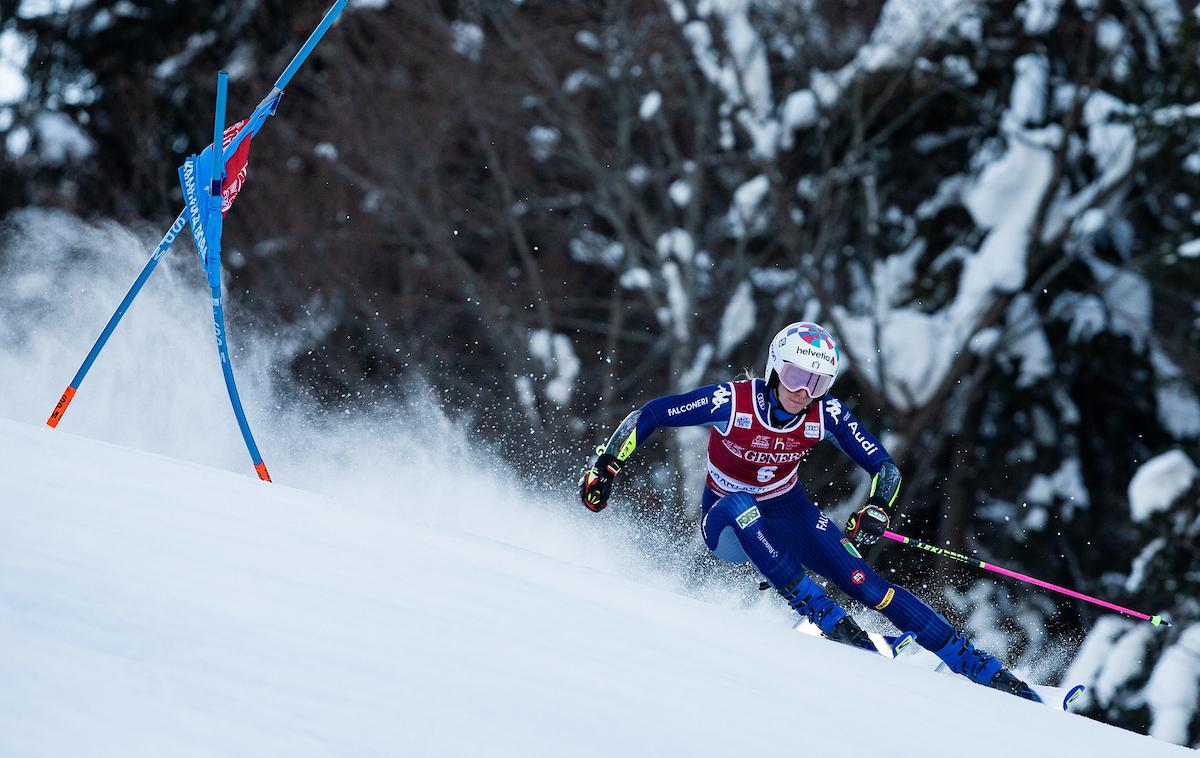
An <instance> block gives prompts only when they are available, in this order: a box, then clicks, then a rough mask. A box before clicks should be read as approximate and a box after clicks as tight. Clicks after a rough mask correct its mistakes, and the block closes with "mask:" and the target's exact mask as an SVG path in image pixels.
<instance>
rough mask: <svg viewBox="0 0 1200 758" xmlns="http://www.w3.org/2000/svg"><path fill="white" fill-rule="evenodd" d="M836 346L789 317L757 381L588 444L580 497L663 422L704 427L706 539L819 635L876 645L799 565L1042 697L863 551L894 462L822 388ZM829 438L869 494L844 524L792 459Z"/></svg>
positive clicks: (928, 643) (830, 375) (997, 679)
mask: <svg viewBox="0 0 1200 758" xmlns="http://www.w3.org/2000/svg"><path fill="white" fill-rule="evenodd" d="M838 355H839V353H838V348H837V345H836V343H835V342H834V340H833V337H832V336H830V334H829V332H828V331H826V330H825V329H824V328H823V327H821V326H820V325H819V324H814V323H811V322H807V321H801V322H797V323H794V324H789V325H788V326H787V327H785V328H784V329H782V330H781V331H780V332H779V333H778V334H776V335H775V338H774V339H772V340H771V346H770V349H769V352H768V354H767V366H766V371H765V372H764V375H765V377H766V378H765V379H747V380H743V381H733V382H725V383H723V384H714V385H709V386H707V387H701V388H699V389H696V390H692V391H691V392H685V393H683V394H681V395H667V396H664V397H660V398H657V399H654V400H651V401H650V402H648V403H646V404H645V405H644V406H642V407H641V408H640V409H638V410H636V411H634V412H633V413H631V414H629V416H627V417H626V418H625V420H624V421H623V422H621V425H620V426H619V427H617V430H616V431H615V432H613V434H612V436H611V437H610V438H609V440H608V444H607V445H605V446H604V447H603V448H597V455H596V459H595V461H594V462H593V463H592V465H591V467H589V468H587V469H585V470H584V472H583V476H582V478H581V479H580V482H579V486H580V497H581V498H582V500H583V504H584V505H585V506H587V508H588V509H589V510H591V511H594V512H599V511H601V510H603V509H604V508H605V506H607V505H608V497H609V494H610V492H611V491H612V485H613V480H614V479H615V477H616V476H617V474H618V473H619V472H620V470H621V467H622V466H624V465H625V462H626V461H627V460H629V457H630V456H631V455H633V452H634V451H635V450H636V449H637V447H638V445H640V444H642V443H643V442H645V441H646V438H647V437H649V436H650V434H652V433H653V432H654V431H655V430H656V429H658V428H660V427H664V426H672V427H678V426H707V427H709V429H710V431H709V436H708V481H707V483H706V486H705V489H704V494H703V496H702V499H701V514H702V519H703V520H702V521H701V531H702V533H703V536H704V543H705V544H706V545H707V546H708V549H709V550H711V551H712V552H713V553H714V554H715V555H716V556H717V557H718V558H720V559H722V560H724V561H728V562H730V563H745V562H746V561H747V560H748V561H750V562H751V563H752V564H753V565H754V567H755V568H756V569H758V571H759V573H761V574H762V575H763V576H764V577H766V579H767V581H768V582H769V583H770V584H771V586H772V587H774V588H775V589H776V591H778V592H779V594H780V595H782V596H783V598H784V599H785V600H786V601H787V603H788V605H790V606H791V607H792V608H793V609H795V611H796V612H797V613H799V614H800V615H801V616H803V617H804V618H807V619H808V620H809V621H811V622H812V623H813V624H816V625H817V627H818V628H819V629H820V630H821V633H822V634H824V635H825V636H826V637H828V638H830V639H833V640H836V641H838V642H843V643H846V644H849V645H854V646H857V647H861V648H865V649H868V650H874V649H875V647H874V645H873V644H872V643H871V641H870V639H869V638H868V637H867V634H866V632H864V631H863V630H862V628H861V627H859V625H858V624H857V623H855V621H854V619H853V618H851V617H850V616H849V615H848V614H847V613H846V611H845V610H844V609H843V608H842V607H841V606H839V605H838V604H837V603H835V602H834V601H833V600H832V599H831V598H830V597H829V596H828V595H827V594H825V591H824V590H823V589H821V587H820V586H819V585H817V584H816V583H814V582H813V581H812V580H811V579H809V577H808V576H807V574H806V573H805V569H806V568H807V569H810V570H812V571H814V572H816V573H817V574H819V575H821V576H823V577H825V578H826V579H828V580H829V581H831V582H833V583H834V584H835V585H837V587H838V588H839V589H841V590H842V591H843V592H845V593H846V594H847V595H849V596H850V597H852V598H854V599H855V600H858V601H859V602H861V603H862V604H863V605H866V606H869V607H871V608H874V609H876V610H878V611H881V612H882V613H883V615H884V616H886V617H887V618H888V620H890V621H891V622H892V623H893V624H895V625H896V626H897V627H898V628H899V629H900V630H901V631H902V632H903V631H911V632H913V634H914V635H915V636H916V639H917V642H918V643H920V644H921V646H922V647H924V648H926V649H927V650H932V651H934V652H935V653H937V655H938V657H939V658H941V659H942V660H943V661H945V663H946V665H947V666H948V667H949V668H950V669H951V670H952V671H954V672H956V673H959V674H962V675H963V676H966V677H967V678H969V679H971V680H972V681H974V682H977V683H979V684H984V685H987V686H990V687H994V688H996V689H999V690H1004V691H1006V692H1010V693H1012V694H1014V695H1018V696H1020V697H1024V698H1027V699H1029V700H1039V698H1038V696H1037V694H1036V693H1035V692H1034V691H1033V689H1032V688H1030V687H1029V686H1028V685H1027V684H1026V683H1025V682H1023V681H1021V680H1020V679H1018V678H1017V677H1016V676H1014V675H1013V674H1012V673H1011V672H1010V671H1008V670H1007V669H1005V668H1004V667H1003V666H1002V665H1001V663H1000V661H999V660H997V659H996V658H995V657H994V656H992V655H989V654H988V653H986V652H984V651H982V650H979V649H977V648H976V647H975V646H974V645H973V644H971V641H970V640H968V639H967V638H966V636H965V635H963V634H962V632H960V631H958V630H957V629H955V628H954V627H952V626H951V625H950V622H949V621H947V620H946V618H945V617H943V616H942V615H941V614H939V613H937V612H936V611H934V610H933V609H932V608H930V607H929V606H928V605H926V604H925V603H924V602H922V601H920V600H918V599H917V598H916V597H915V596H914V595H913V594H912V593H910V592H909V591H908V590H906V589H905V588H903V587H901V586H899V585H896V584H892V583H891V582H889V581H887V580H886V579H884V578H883V577H881V576H880V575H879V574H877V573H875V571H874V569H872V568H871V566H870V565H868V564H867V562H866V561H865V560H863V558H862V555H860V554H859V552H858V550H857V548H858V547H866V546H868V545H871V544H874V543H875V542H876V541H877V540H878V539H879V538H880V537H881V536H883V532H884V530H885V529H887V528H888V525H889V524H890V523H891V512H892V508H893V507H894V505H895V502H896V496H897V495H898V494H899V492H900V470H899V469H898V468H896V465H895V463H893V462H892V457H891V456H890V455H888V453H887V451H886V450H885V449H884V448H883V445H881V444H880V443H879V441H878V440H877V439H876V438H875V437H874V436H872V435H871V433H870V432H868V431H867V430H866V429H864V428H863V427H862V425H861V424H859V422H858V420H857V419H855V417H854V416H853V415H852V414H851V413H850V411H849V410H848V409H847V408H846V407H845V406H843V405H842V404H841V402H839V401H838V399H837V398H835V397H833V396H831V395H829V394H828V392H829V388H830V387H831V386H832V385H833V381H834V379H835V378H836V377H837V372H838ZM821 440H829V441H831V442H833V444H834V445H836V446H837V447H838V449H839V450H841V451H842V452H843V453H844V454H846V455H847V456H849V457H850V459H851V460H853V461H854V462H855V463H857V464H858V465H859V466H861V467H862V468H863V469H865V470H866V472H867V473H868V474H871V475H872V476H873V477H874V479H873V480H872V482H871V493H870V496H869V497H868V498H867V502H866V504H865V505H863V507H862V508H860V509H859V510H858V511H857V512H856V513H854V514H853V515H851V516H850V518H849V520H848V521H847V522H846V531H845V533H843V532H842V531H841V530H840V529H838V528H837V526H835V525H834V524H833V523H831V522H830V520H829V518H828V517H827V516H825V514H823V513H822V512H821V511H820V509H818V508H817V506H816V505H814V504H813V502H812V501H811V500H809V499H808V496H807V495H805V493H804V488H803V486H802V485H800V483H799V479H798V477H799V475H798V470H799V468H800V461H801V460H803V459H804V457H805V456H806V455H807V454H808V451H809V450H811V449H812V448H813V447H815V446H816V445H817V443H819V442H821Z"/></svg>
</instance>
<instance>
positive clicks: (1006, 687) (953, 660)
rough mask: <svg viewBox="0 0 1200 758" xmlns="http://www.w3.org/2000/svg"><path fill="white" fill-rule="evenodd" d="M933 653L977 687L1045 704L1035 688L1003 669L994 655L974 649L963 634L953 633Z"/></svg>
mask: <svg viewBox="0 0 1200 758" xmlns="http://www.w3.org/2000/svg"><path fill="white" fill-rule="evenodd" d="M934 652H935V653H937V657H938V658H941V659H942V661H943V662H944V663H945V664H946V666H947V667H948V668H949V669H950V670H951V671H953V672H954V673H956V674H962V675H963V676H965V677H966V678H968V679H970V680H971V681H972V682H975V683H976V684H982V685H984V686H985V687H991V688H993V689H997V690H1000V691H1002V692H1007V693H1009V694H1010V695H1016V696H1017V697H1023V698H1025V699H1026V700H1032V701H1034V702H1037V703H1040V702H1042V699H1041V698H1040V697H1038V694H1037V693H1036V692H1034V691H1033V688H1032V687H1030V686H1029V685H1028V684H1026V683H1025V682H1023V681H1021V680H1020V679H1018V678H1017V677H1016V676H1014V675H1013V673H1012V672H1011V671H1009V670H1008V669H1006V668H1004V666H1003V664H1001V663H1000V661H999V660H998V659H997V658H996V657H995V656H994V655H991V654H990V653H987V652H984V651H983V650H980V649H978V648H976V647H975V646H974V645H972V644H971V641H970V640H968V639H967V638H966V636H965V635H964V634H963V633H962V632H959V631H957V630H953V631H951V632H950V639H949V640H947V642H946V644H945V645H943V646H942V647H941V649H939V650H936V651H934Z"/></svg>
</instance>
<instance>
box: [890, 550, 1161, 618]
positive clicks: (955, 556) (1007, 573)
mask: <svg viewBox="0 0 1200 758" xmlns="http://www.w3.org/2000/svg"><path fill="white" fill-rule="evenodd" d="M883 536H884V537H887V538H888V539H889V540H895V541H896V542H901V543H903V544H905V545H911V546H913V547H917V548H920V549H922V550H925V551H927V552H930V553H933V554H934V555H944V556H945V557H947V558H953V559H954V560H956V561H962V562H963V563H969V564H971V565H972V566H978V567H979V568H981V569H987V570H988V571H995V572H996V573H997V574H1003V575H1004V576H1011V577H1012V578H1013V579H1020V580H1021V581H1023V582H1029V583H1030V584H1036V585H1037V586H1039V587H1045V588H1046V589H1048V590H1054V591H1055V592H1061V593H1062V594H1064V595H1069V596H1071V597H1073V598H1076V599H1079V600H1086V601H1087V602H1089V603H1094V604H1096V605H1100V606H1103V607H1105V608H1108V609H1110V610H1114V611H1117V612H1118V613H1124V614H1125V615H1127V616H1133V617H1134V618H1139V619H1144V620H1146V621H1149V622H1150V623H1151V624H1154V625H1155V626H1170V625H1171V623H1170V622H1169V621H1166V620H1164V619H1163V618H1162V617H1161V616H1151V615H1149V614H1146V613H1141V612H1139V611H1134V610H1130V609H1129V608H1122V607H1121V606H1119V605H1116V604H1115V603H1110V602H1108V601H1107V600H1100V599H1099V598H1094V597H1091V596H1090V595H1085V594H1083V593H1082V592H1076V591H1075V590H1069V589H1067V588H1066V587H1059V586H1058V585H1057V584H1051V583H1050V582H1044V581H1042V580H1041V579H1034V578H1033V577H1032V576H1026V575H1025V574H1021V573H1019V572H1016V571H1013V570H1012V569H1006V568H1001V567H1000V566H993V565H992V564H990V563H986V562H984V561H981V560H979V559H977V558H971V557H969V556H966V555H963V554H962V553H956V552H954V551H953V550H947V549H945V548H941V547H938V546H937V545H930V544H929V543H928V542H921V541H920V540H914V539H913V538H911V537H905V536H904V535H902V534H896V533H895V532H887V531H885V532H884V533H883Z"/></svg>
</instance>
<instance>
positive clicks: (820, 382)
mask: <svg viewBox="0 0 1200 758" xmlns="http://www.w3.org/2000/svg"><path fill="white" fill-rule="evenodd" d="M779 383H780V384H782V385H783V386H784V387H786V388H787V389H788V390H790V391H791V392H799V391H800V390H808V396H809V397H820V396H821V395H824V394H825V393H826V392H828V391H829V387H830V386H831V385H832V384H833V377H832V376H829V375H828V374H818V373H817V372H815V371H809V370H808V369H804V368H800V367H799V366H797V365H796V364H794V363H788V362H787V361H783V366H782V367H781V368H780V370H779Z"/></svg>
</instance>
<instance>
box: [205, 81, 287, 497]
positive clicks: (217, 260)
mask: <svg viewBox="0 0 1200 758" xmlns="http://www.w3.org/2000/svg"><path fill="white" fill-rule="evenodd" d="M228 91H229V74H228V73H226V72H224V71H221V72H219V73H218V74H217V112H216V117H215V118H214V119H213V151H212V183H211V185H210V188H209V195H208V224H207V227H206V230H205V236H206V237H207V239H208V251H207V255H206V256H205V259H204V272H205V274H206V275H207V277H208V287H209V289H210V291H211V293H212V309H213V330H214V331H215V332H216V336H217V355H218V356H220V358H221V373H222V374H223V375H224V377H225V389H226V391H228V393H229V403H230V405H232V406H233V415H234V417H235V418H236V419H237V422H238V428H239V429H241V430H242V439H243V440H245V441H246V450H247V451H249V453H250V460H251V461H252V462H253V463H254V470H255V471H256V472H257V473H258V478H259V479H262V480H263V481H265V482H269V481H271V475H270V474H269V473H267V464H266V463H264V462H263V459H262V454H260V453H259V452H258V445H257V444H255V442H254V435H253V434H252V433H251V432H250V422H249V421H248V420H247V419H246V411H245V409H244V408H242V399H241V397H240V396H239V395H238V391H237V382H236V381H234V378H233V361H232V360H231V359H230V356H229V330H228V329H226V328H225V309H224V307H223V306H222V303H221V227H222V214H221V200H222V197H221V184H222V183H223V181H224V179H225V156H224V151H223V150H218V149H217V145H220V144H222V143H223V142H224V136H225V101H226V98H227V94H228ZM242 131H243V132H244V131H245V129H243V130H242Z"/></svg>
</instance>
